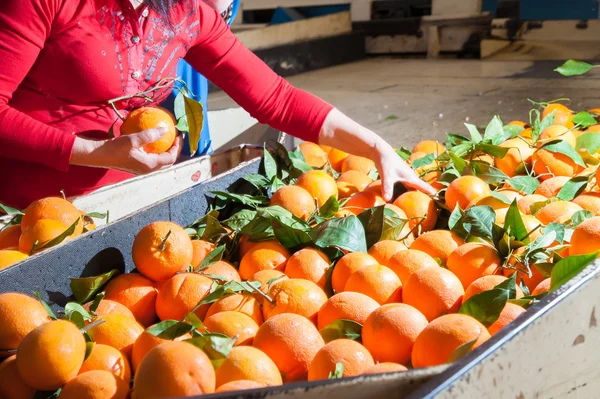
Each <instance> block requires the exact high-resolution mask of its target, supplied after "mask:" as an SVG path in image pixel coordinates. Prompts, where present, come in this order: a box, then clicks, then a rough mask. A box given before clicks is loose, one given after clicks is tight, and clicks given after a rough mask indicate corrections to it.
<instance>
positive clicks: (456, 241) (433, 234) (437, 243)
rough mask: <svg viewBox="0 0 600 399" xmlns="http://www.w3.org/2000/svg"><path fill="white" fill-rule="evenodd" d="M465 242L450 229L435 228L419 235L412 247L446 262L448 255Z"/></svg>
mask: <svg viewBox="0 0 600 399" xmlns="http://www.w3.org/2000/svg"><path fill="white" fill-rule="evenodd" d="M464 243H465V242H464V241H463V239H462V238H460V237H459V236H457V235H456V234H454V233H453V232H451V231H450V230H433V231H428V232H427V233H424V234H422V235H421V236H419V237H417V239H416V240H415V242H413V243H412V245H411V246H410V249H416V250H417V251H422V252H425V253H426V254H428V255H429V256H431V257H432V258H437V259H439V260H440V261H441V262H442V263H443V264H446V261H447V260H448V257H449V256H450V254H451V253H452V251H454V250H455V249H456V248H458V247H459V246H461V245H463V244H464Z"/></svg>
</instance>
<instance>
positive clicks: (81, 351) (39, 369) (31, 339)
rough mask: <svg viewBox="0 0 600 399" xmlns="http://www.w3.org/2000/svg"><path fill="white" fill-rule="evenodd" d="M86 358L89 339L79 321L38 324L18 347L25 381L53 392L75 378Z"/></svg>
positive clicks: (18, 363)
mask: <svg viewBox="0 0 600 399" xmlns="http://www.w3.org/2000/svg"><path fill="white" fill-rule="evenodd" d="M84 357H85V339H84V338H83V335H82V334H81V332H80V331H79V329H78V328H77V327H76V326H75V324H73V323H71V322H69V321H65V320H54V321H51V322H48V323H44V324H42V325H41V326H39V327H36V328H35V329H34V330H33V331H31V332H30V333H29V334H27V335H26V336H25V338H23V340H22V341H21V343H20V344H19V348H18V349H17V368H18V369H19V374H20V375H21V377H22V378H23V380H24V381H25V383H26V384H27V385H29V386H31V387H33V388H35V389H38V390H40V391H53V390H56V389H58V388H60V387H62V386H63V385H64V384H65V383H67V381H69V380H71V379H72V378H74V377H75V376H76V375H77V373H78V372H79V369H80V368H81V365H82V364H83V359H84Z"/></svg>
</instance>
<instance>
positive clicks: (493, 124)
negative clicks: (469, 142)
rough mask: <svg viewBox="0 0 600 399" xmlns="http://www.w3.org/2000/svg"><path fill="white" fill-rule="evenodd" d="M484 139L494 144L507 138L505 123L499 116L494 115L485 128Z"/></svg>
mask: <svg viewBox="0 0 600 399" xmlns="http://www.w3.org/2000/svg"><path fill="white" fill-rule="evenodd" d="M483 138H484V140H486V141H488V142H491V143H492V144H494V145H498V144H501V143H503V142H504V140H506V137H505V136H504V125H503V124H502V121H501V120H500V117H499V116H494V117H493V118H492V120H491V121H490V123H489V124H488V125H487V127H486V128H485V134H484V135H483Z"/></svg>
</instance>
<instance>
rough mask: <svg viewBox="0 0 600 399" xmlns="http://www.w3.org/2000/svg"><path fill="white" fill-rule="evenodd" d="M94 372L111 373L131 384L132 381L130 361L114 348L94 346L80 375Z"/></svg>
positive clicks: (82, 366)
mask: <svg viewBox="0 0 600 399" xmlns="http://www.w3.org/2000/svg"><path fill="white" fill-rule="evenodd" d="M92 370H104V371H108V372H111V373H112V374H114V375H115V377H118V378H120V379H122V380H123V381H125V382H126V383H127V384H129V381H130V380H131V366H130V365H129V360H127V358H126V357H125V355H123V354H122V353H121V352H119V351H118V350H116V349H115V348H113V347H112V346H108V345H102V344H94V348H93V349H92V353H90V355H89V356H88V358H87V359H85V361H84V362H83V364H82V365H81V369H79V374H82V373H85V372H87V371H92Z"/></svg>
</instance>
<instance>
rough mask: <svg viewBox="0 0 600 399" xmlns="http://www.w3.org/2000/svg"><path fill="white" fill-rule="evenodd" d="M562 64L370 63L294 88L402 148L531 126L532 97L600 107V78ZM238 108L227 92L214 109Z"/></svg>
mask: <svg viewBox="0 0 600 399" xmlns="http://www.w3.org/2000/svg"><path fill="white" fill-rule="evenodd" d="M560 64H561V62H546V61H544V62H523V61H518V62H512V61H486V60H457V59H440V60H426V59H402V58H370V59H367V60H364V61H360V62H356V63H352V64H347V65H341V66H337V67H333V68H327V69H322V70H319V71H315V72H310V73H306V74H302V75H298V76H294V77H292V78H291V79H290V81H291V82H292V84H294V85H295V86H297V87H299V88H302V89H304V90H307V91H310V92H312V93H314V94H316V95H318V96H320V97H322V98H323V99H325V100H326V101H328V102H330V103H332V104H334V105H335V106H337V107H338V108H339V109H341V110H342V111H343V112H345V113H346V114H348V115H349V116H351V117H352V118H354V119H355V120H357V121H358V122H360V123H361V124H363V125H365V126H367V127H369V128H370V129H372V130H374V131H375V132H377V133H379V134H380V135H381V136H383V137H384V138H385V139H386V140H388V142H390V143H391V144H392V145H394V146H400V145H404V146H408V147H410V146H412V145H413V144H415V143H416V142H417V141H419V140H421V139H424V138H435V139H438V140H443V138H444V134H445V133H446V132H455V133H466V128H465V127H464V125H463V123H464V122H469V123H474V124H476V125H486V124H487V123H488V122H489V121H490V119H491V118H492V116H494V115H500V117H501V118H502V120H503V121H505V122H506V123H508V122H509V121H511V120H514V119H520V120H528V112H529V109H530V108H531V107H532V106H531V104H530V103H529V102H528V101H527V98H532V99H534V100H537V101H549V100H552V99H556V98H560V97H568V98H570V99H571V102H570V104H569V105H570V107H571V109H573V110H583V109H589V108H592V107H600V91H599V89H600V74H598V73H596V74H593V73H592V74H591V75H588V76H585V77H578V78H564V77H562V76H560V75H559V74H558V73H556V72H553V69H554V68H556V67H557V66H558V65H560ZM232 106H235V104H234V103H233V101H232V100H230V99H229V98H228V97H227V95H225V94H224V93H214V94H211V96H210V103H209V107H210V109H212V110H214V109H223V108H228V107H232Z"/></svg>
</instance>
